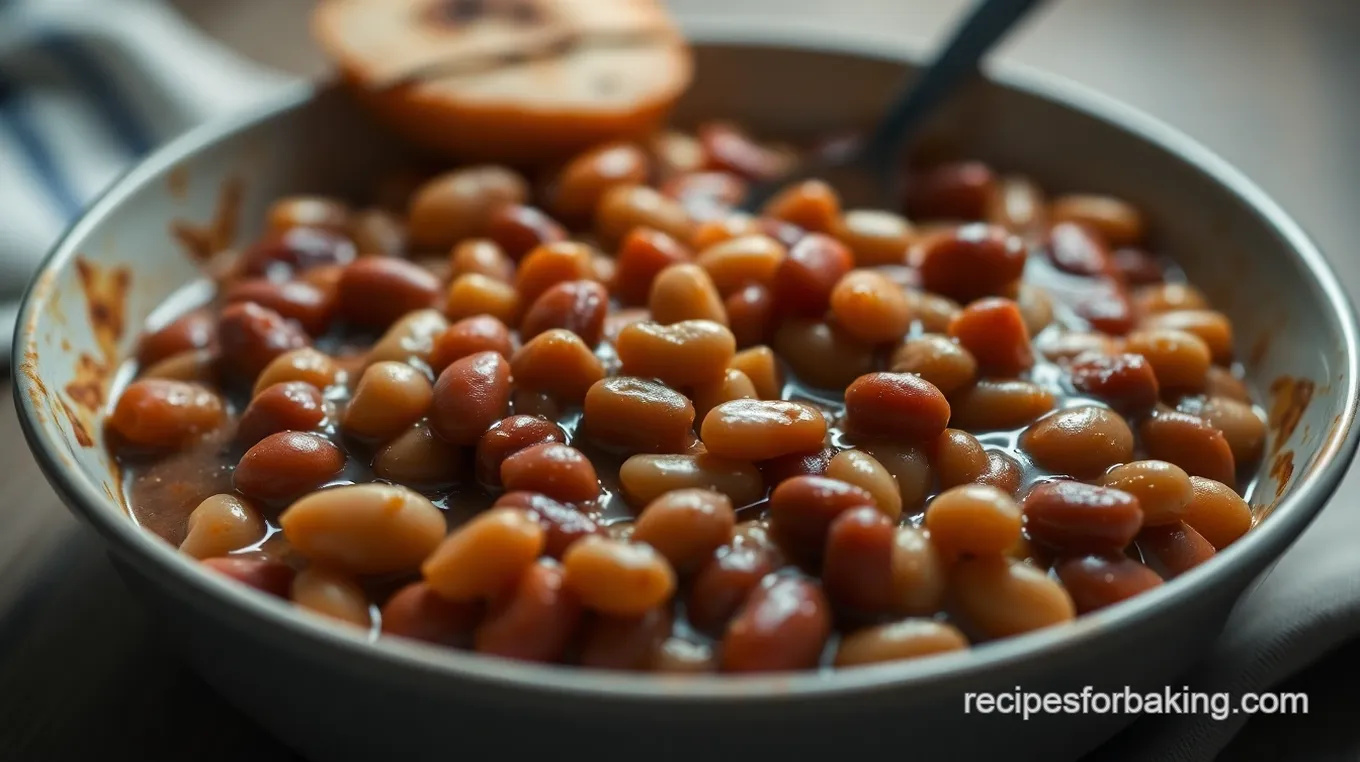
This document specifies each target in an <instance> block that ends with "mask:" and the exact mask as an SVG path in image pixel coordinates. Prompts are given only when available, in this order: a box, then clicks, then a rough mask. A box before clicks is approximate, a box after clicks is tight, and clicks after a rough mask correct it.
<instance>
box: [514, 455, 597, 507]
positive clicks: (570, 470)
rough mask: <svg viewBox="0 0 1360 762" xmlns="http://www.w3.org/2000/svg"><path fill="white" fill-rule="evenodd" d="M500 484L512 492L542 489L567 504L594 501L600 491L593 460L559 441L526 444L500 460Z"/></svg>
mask: <svg viewBox="0 0 1360 762" xmlns="http://www.w3.org/2000/svg"><path fill="white" fill-rule="evenodd" d="M501 483H502V484H504V485H505V489H506V490H507V491H510V492H515V491H526V492H541V493H543V494H545V495H547V496H548V497H551V498H554V499H556V500H561V501H562V502H564V503H579V502H584V501H586V500H593V499H594V498H596V497H597V496H599V494H600V481H599V479H598V478H597V477H596V476H595V467H594V466H593V465H591V463H590V459H589V458H587V457H586V456H585V455H583V454H582V453H581V451H580V450H577V449H576V448H574V447H568V446H566V445H564V444H558V443H556V442H549V443H545V444H539V445H534V446H532V447H526V448H525V449H523V450H520V451H519V452H517V453H515V454H514V455H511V456H510V457H508V458H506V459H505V460H504V461H503V462H502V463H501Z"/></svg>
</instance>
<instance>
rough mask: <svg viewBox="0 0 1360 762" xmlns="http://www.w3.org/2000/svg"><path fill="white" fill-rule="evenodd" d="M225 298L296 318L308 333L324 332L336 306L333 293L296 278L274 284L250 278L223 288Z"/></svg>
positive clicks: (265, 280) (229, 301) (266, 280)
mask: <svg viewBox="0 0 1360 762" xmlns="http://www.w3.org/2000/svg"><path fill="white" fill-rule="evenodd" d="M226 300H227V302H228V303H230V304H234V303H237V302H254V303H256V304H258V305H260V306H261V307H267V308H269V309H271V310H274V311H275V312H277V313H279V314H280V315H282V316H283V317H285V318H288V319H289V320H296V321H297V323H298V325H300V326H302V330H304V331H306V332H307V333H309V334H311V335H312V336H320V335H321V334H323V333H325V332H326V329H328V328H329V327H330V325H331V318H333V317H334V316H335V309H336V302H335V294H334V293H330V292H327V291H323V290H321V289H319V288H317V287H316V286H313V285H312V284H310V283H304V282H303V281H299V280H290V281H286V282H283V283H276V282H274V281H271V280H268V279H265V278H252V279H250V280H243V281H239V282H237V283H236V284H235V285H233V286H232V287H231V288H230V289H228V290H227V296H226Z"/></svg>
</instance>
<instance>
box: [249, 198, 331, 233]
mask: <svg viewBox="0 0 1360 762" xmlns="http://www.w3.org/2000/svg"><path fill="white" fill-rule="evenodd" d="M349 216H350V210H349V207H347V206H346V205H345V203H344V202H343V201H340V200H338V199H333V198H327V197H325V196H285V197H283V198H281V199H279V200H277V201H275V202H274V203H273V204H270V206H269V211H268V212H267V213H266V219H267V220H268V223H269V229H270V230H287V229H288V228H294V227H310V228H327V229H330V230H336V231H344V230H345V229H347V228H348V227H349Z"/></svg>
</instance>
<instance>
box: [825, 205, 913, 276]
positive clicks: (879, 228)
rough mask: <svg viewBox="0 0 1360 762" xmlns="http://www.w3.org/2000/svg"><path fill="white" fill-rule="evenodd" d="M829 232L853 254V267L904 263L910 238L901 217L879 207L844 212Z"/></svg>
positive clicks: (910, 235)
mask: <svg viewBox="0 0 1360 762" xmlns="http://www.w3.org/2000/svg"><path fill="white" fill-rule="evenodd" d="M832 232H833V233H834V235H835V236H836V238H837V239H839V240H840V242H841V243H843V244H845V245H846V246H847V247H849V249H850V251H851V252H852V253H853V254H854V262H855V266H856V267H877V266H879V265H901V264H906V261H907V250H908V249H909V248H910V247H911V242H912V239H913V237H914V234H913V231H912V227H911V223H910V222H907V220H906V218H905V217H903V216H902V215H900V214H893V213H892V212H888V211H883V210H880V209H854V210H851V211H848V212H846V213H845V214H843V215H841V218H840V219H839V220H837V221H836V225H835V227H834V228H833V231H832Z"/></svg>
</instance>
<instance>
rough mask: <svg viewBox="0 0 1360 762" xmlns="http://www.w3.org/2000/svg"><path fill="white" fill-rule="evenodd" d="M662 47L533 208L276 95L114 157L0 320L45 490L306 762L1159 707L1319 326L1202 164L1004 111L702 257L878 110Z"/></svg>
mask: <svg viewBox="0 0 1360 762" xmlns="http://www.w3.org/2000/svg"><path fill="white" fill-rule="evenodd" d="M699 40H700V41H699V42H696V43H695V44H694V66H695V73H694V80H693V83H692V85H691V86H690V89H689V91H688V92H687V93H686V94H685V96H684V97H683V98H682V99H681V101H680V103H679V105H678V106H677V108H676V109H675V112H674V114H673V115H672V119H671V122H670V123H669V125H668V126H667V127H666V128H664V129H663V130H661V131H659V132H654V133H650V134H648V135H647V136H646V137H644V138H639V139H636V140H632V139H630V140H619V141H613V142H609V143H606V144H604V145H600V146H596V147H593V148H590V149H587V150H584V151H581V152H577V153H574V154H572V155H570V156H566V157H563V158H562V159H561V160H560V161H558V162H555V163H553V164H552V165H551V166H536V167H532V168H530V167H523V166H511V165H506V164H501V163H495V162H490V163H488V162H482V163H478V162H475V161H469V162H459V163H449V162H447V161H445V162H443V163H441V162H439V161H431V160H430V159H429V158H428V157H426V156H423V155H420V154H417V153H415V152H414V151H413V150H412V149H410V148H409V147H408V146H406V145H404V144H403V142H402V141H400V140H398V139H395V138H393V137H392V136H391V135H390V134H389V133H387V132H386V131H385V130H384V129H382V128H379V127H376V126H374V125H373V124H372V123H370V121H369V120H368V118H367V117H366V116H365V113H364V112H363V111H362V110H359V109H356V107H355V106H354V104H353V102H352V100H351V99H350V98H349V97H348V96H346V94H345V93H343V92H340V91H337V90H334V89H319V90H312V89H311V88H307V89H305V90H301V91H299V92H297V93H295V94H293V95H291V96H290V97H289V98H288V99H286V100H284V101H283V102H281V103H278V104H276V105H274V106H272V107H270V108H268V109H266V110H264V111H262V112H260V113H258V114H254V115H251V116H250V117H248V118H244V119H241V120H238V121H236V122H234V123H230V124H221V125H213V126H211V127H209V128H205V129H204V130H202V131H199V132H196V133H193V134H191V135H189V136H188V137H186V138H184V139H182V140H179V141H177V142H175V143H174V144H172V145H171V146H169V147H167V148H165V149H163V150H162V151H160V152H158V153H157V154H155V155H154V156H153V157H152V158H150V159H149V160H147V161H146V162H145V163H143V164H142V165H141V166H139V167H138V168H137V169H135V170H134V171H133V172H131V173H130V174H129V175H128V176H126V177H125V178H123V180H121V181H120V182H119V183H118V184H116V185H115V186H114V188H113V189H112V190H110V191H109V192H108V193H107V194H106V195H105V196H104V197H103V199H101V200H100V201H99V202H98V203H96V204H95V205H94V206H93V208H92V209H91V210H90V211H89V212H88V214H87V215H86V216H85V218H84V219H83V220H82V221H80V222H79V223H78V224H77V225H76V226H75V227H74V228H73V229H72V230H71V231H70V232H69V233H68V235H67V236H66V238H65V240H64V241H63V242H62V243H61V244H60V245H59V246H58V247H57V249H56V250H55V251H54V253H53V254H52V255H51V256H50V257H49V258H48V260H47V261H46V264H45V265H44V267H43V269H42V272H41V273H40V274H39V276H38V278H37V280H36V281H35V283H34V285H33V287H32V289H31V291H30V294H29V297H28V299H27V301H26V304H25V307H24V309H23V313H22V319H21V321H20V323H21V329H20V332H19V336H18V341H17V342H16V361H15V363H14V366H15V367H16V368H17V369H18V371H17V379H16V381H17V383H16V396H17V401H18V405H19V408H20V411H21V418H22V419H23V422H24V425H25V432H26V434H27V435H28V437H29V440H30V442H31V444H32V446H33V448H34V451H35V453H36V454H37V456H38V459H39V461H40V463H41V464H42V466H43V468H44V470H45V472H46V473H47V475H48V477H49V479H50V480H51V482H52V483H53V485H54V486H55V487H56V488H57V490H58V491H59V492H60V493H61V494H62V496H63V498H64V499H65V500H66V501H67V503H68V504H69V505H70V506H71V508H72V510H73V511H75V512H76V513H77V514H78V515H80V516H81V517H82V518H84V519H85V520H87V521H88V522H89V523H91V524H92V525H93V526H94V527H95V528H96V529H97V530H98V531H99V532H100V533H101V534H102V535H103V536H104V537H105V538H106V540H107V541H108V543H109V545H110V547H111V549H112V551H113V555H114V557H115V558H116V560H117V563H118V566H119V568H120V571H122V572H123V573H124V574H125V576H126V578H127V580H128V582H129V584H130V586H132V587H133V588H134V590H135V591H136V592H137V593H138V594H139V595H140V596H141V597H142V598H143V599H145V601H146V602H147V604H148V605H149V606H150V607H151V608H152V609H153V610H154V611H155V612H156V613H157V615H158V617H159V619H160V620H161V621H163V622H164V624H165V629H166V633H167V634H166V637H167V640H168V642H170V643H171V644H173V645H174V646H175V647H176V648H177V649H178V650H180V651H182V652H183V653H184V654H185V655H186V656H187V657H188V658H189V659H190V661H191V662H192V663H193V664H194V665H195V667H196V668H197V669H198V670H199V671H200V672H201V673H202V674H203V675H204V677H205V678H206V679H207V680H208V681H209V682H210V683H212V684H213V685H214V686H215V687H216V688H217V689H218V690H220V691H221V692H222V693H224V694H225V695H226V696H227V697H228V698H230V699H231V700H232V701H233V702H235V703H236V704H237V705H239V706H241V707H242V708H243V709H244V710H245V711H247V712H248V713H249V714H250V715H251V716H252V717H254V718H256V719H257V720H258V721H259V722H260V723H261V724H263V725H264V726H265V727H266V728H268V729H269V730H271V731H272V732H273V733H275V734H277V735H278V736H279V737H281V738H282V739H283V740H285V741H286V742H287V743H289V744H290V745H292V746H294V747H295V748H297V749H299V750H301V751H303V752H304V753H306V754H307V755H308V756H309V757H310V758H314V759H319V760H320V759H325V760H350V759H356V760H357V759H373V758H378V757H381V758H389V757H391V758H398V757H399V758H403V759H406V758H409V759H415V760H422V759H442V758H444V757H445V756H446V755H447V754H448V753H450V752H449V746H450V738H453V737H456V738H458V743H464V742H465V741H466V740H468V739H473V738H476V739H482V738H485V739H486V741H487V743H494V744H496V745H497V747H498V748H500V749H502V751H505V752H512V753H522V752H530V751H551V750H560V749H563V748H583V749H590V750H591V751H592V753H604V754H615V755H616V754H618V753H620V751H621V750H629V753H633V754H636V753H638V751H637V750H638V749H641V748H647V749H664V750H666V753H680V752H682V751H683V752H696V753H698V752H703V751H704V750H709V751H711V750H712V749H714V748H717V747H718V746H721V747H722V748H723V749H724V750H727V751H730V752H734V753H735V752H742V753H744V752H746V751H757V750H759V751H762V752H768V751H771V750H773V751H779V752H783V753H788V752H797V753H806V751H805V750H806V749H808V748H814V749H820V748H826V749H828V750H840V751H845V750H847V749H853V750H857V751H860V750H867V749H870V748H878V747H881V746H882V745H884V744H888V743H898V744H906V745H907V746H906V748H911V749H913V750H914V753H926V754H927V755H928V754H929V753H933V752H941V753H942V752H943V751H945V750H948V751H950V752H952V753H955V754H959V755H962V756H964V757H973V756H980V755H986V754H995V753H998V752H1002V751H1004V752H1005V753H1007V754H1010V755H1015V754H1017V753H1018V754H1020V756H1021V757H1024V758H1031V757H1035V758H1037V757H1044V758H1053V757H1054V755H1057V756H1060V757H1061V756H1070V755H1073V754H1076V753H1079V752H1081V751H1083V750H1085V749H1089V748H1091V747H1092V746H1094V745H1095V744H1097V743H1099V742H1100V741H1101V740H1103V739H1105V738H1107V737H1108V736H1110V735H1111V734H1113V733H1114V732H1115V731H1117V730H1118V729H1119V728H1120V727H1122V726H1123V725H1124V724H1126V723H1127V722H1128V721H1129V719H1131V718H1130V717H1127V716H1118V715H1101V716H1083V717H1075V716H1067V717H1065V716H1062V715H1048V716H1043V717H1034V718H1031V719H1029V720H1028V721H1027V722H1019V721H1013V720H1015V718H1014V717H1009V718H1006V717H998V716H995V715H991V716H988V715H979V714H976V713H965V694H977V693H978V692H988V691H991V692H996V693H1003V692H1013V691H1015V690H1017V689H1018V688H1023V689H1024V690H1026V691H1035V692H1041V693H1043V692H1057V693H1062V692H1066V691H1077V692H1080V691H1081V690H1082V688H1083V687H1085V686H1095V687H1097V689H1109V690H1119V689H1122V688H1123V686H1131V687H1133V688H1134V689H1136V690H1154V689H1155V690H1160V689H1161V687H1162V686H1164V685H1166V684H1169V683H1171V681H1173V680H1174V679H1175V678H1176V677H1177V676H1178V675H1179V674H1180V673H1182V672H1183V671H1184V670H1185V669H1186V668H1187V667H1188V666H1189V665H1191V664H1192V663H1193V662H1194V660H1195V659H1196V658H1197V656H1198V655H1199V654H1201V653H1202V652H1203V650H1204V648H1205V647H1206V646H1207V645H1208V644H1209V643H1210V642H1211V641H1212V640H1213V639H1214V638H1215V637H1216V635H1217V634H1218V631H1219V630H1220V629H1221V627H1222V624H1223V621H1224V619H1225V618H1226V616H1227V613H1228V611H1229V610H1230V608H1231V607H1232V605H1233V603H1234V602H1235V600H1236V599H1237V598H1238V596H1239V595H1240V594H1241V593H1242V591H1243V590H1244V589H1246V587H1247V586H1248V585H1249V584H1250V583H1251V582H1252V580H1253V579H1255V578H1256V577H1258V576H1259V575H1260V574H1261V573H1262V572H1263V571H1264V570H1265V569H1266V568H1268V566H1269V565H1270V564H1271V562H1272V561H1273V559H1274V558H1276V557H1277V556H1278V554H1279V553H1280V552H1282V551H1283V549H1284V548H1285V547H1287V545H1288V544H1289V543H1290V542H1291V541H1292V540H1293V539H1294V538H1295V537H1296V536H1297V535H1298V533H1299V532H1301V531H1302V530H1303V528H1304V527H1305V526H1306V525H1307V523H1308V521H1309V520H1310V518H1311V517H1312V516H1313V515H1314V514H1315V513H1316V511H1317V510H1319V509H1320V508H1321V506H1322V505H1323V504H1324V502H1325V500H1326V499H1327V498H1328V497H1329V496H1330V494H1331V492H1332V490H1333V489H1334V487H1335V486H1336V484H1337V482H1338V480H1339V478H1340V475H1341V473H1342V470H1343V469H1344V466H1345V464H1346V462H1347V461H1348V460H1349V457H1350V456H1351V454H1352V453H1353V451H1354V449H1355V445H1356V430H1355V428H1354V426H1353V418H1354V413H1355V409H1354V408H1355V404H1356V403H1355V400H1356V397H1357V394H1356V385H1357V377H1356V347H1355V325H1354V316H1353V314H1352V312H1351V309H1350V307H1349V305H1348V304H1347V302H1346V299H1345V298H1344V296H1343V295H1342V292H1341V290H1340V288H1339V286H1338V285H1337V282H1336V279H1335V277H1334V276H1333V274H1332V272H1331V270H1330V268H1329V267H1328V265H1327V264H1326V262H1325V260H1324V259H1323V258H1322V257H1321V255H1320V254H1319V253H1318V252H1317V251H1316V249H1315V248H1314V247H1313V246H1312V244H1311V243H1310V242H1309V241H1308V240H1307V238H1306V237H1305V236H1304V235H1303V234H1302V233H1301V232H1300V231H1299V230H1298V228H1297V226H1296V225H1295V224H1294V223H1293V222H1291V221H1290V220H1289V218H1288V217H1287V216H1286V215H1285V214H1284V213H1283V212H1282V211H1280V210H1279V209H1278V208H1277V207H1276V206H1275V205H1274V204H1273V203H1272V202H1271V201H1270V200H1269V199H1267V198H1266V197H1265V196H1264V195H1263V194H1262V193H1261V192H1260V191H1258V190H1257V189H1255V187H1254V186H1252V185H1251V184H1250V183H1249V182H1248V181H1247V180H1245V179H1244V178H1242V177H1241V176H1240V175H1239V174H1237V173H1236V172H1235V171H1234V170H1232V169H1231V168H1230V167H1227V166H1226V165H1225V164H1224V163H1223V162H1221V161H1220V160H1218V159H1216V158H1215V157H1213V156H1212V155H1211V154H1209V153H1208V152H1206V151H1205V150H1204V149H1202V148H1200V147H1199V146H1197V145H1195V144H1193V143H1191V142H1190V141H1188V140H1187V139H1185V138H1183V137H1181V136H1179V135H1177V134H1175V133H1173V132H1171V131H1170V130H1168V129H1166V128H1164V127H1162V126H1160V125H1158V124H1156V123H1155V122H1152V121H1150V120H1148V119H1147V118H1146V117H1143V116H1141V115H1139V114H1136V113H1133V112H1130V111H1128V110H1127V109H1125V108H1123V107H1121V106H1118V105H1117V104H1110V103H1106V102H1104V101H1103V100H1102V99H1101V98H1099V97H1098V96H1093V95H1090V94H1085V93H1080V92H1073V91H1071V90H1070V89H1069V88H1067V87H1063V86H1055V85H1052V84H1051V83H1048V82H1046V81H1044V80H1042V79H1036V78H1033V77H1012V78H1006V79H1000V80H996V81H987V82H980V83H979V84H978V85H977V86H976V87H974V88H972V89H970V90H969V91H968V92H967V93H965V94H964V95H963V96H962V97H961V98H960V99H959V101H958V102H957V103H955V104H953V105H952V106H951V107H950V108H949V109H948V110H947V111H946V112H944V113H942V114H941V115H940V118H939V119H938V120H937V122H938V123H937V124H936V125H934V126H933V127H932V129H931V130H930V132H929V136H928V138H927V139H925V140H923V141H922V147H921V150H920V151H918V152H916V153H915V154H914V155H913V159H912V161H911V162H909V164H908V165H907V166H904V168H903V172H904V176H905V178H906V182H905V187H906V188H907V193H906V198H905V199H903V200H902V202H901V203H900V204H894V205H892V206H890V207H884V206H882V205H879V206H857V205H855V204H856V202H855V201H854V200H853V199H852V198H851V196H850V195H849V194H848V193H845V194H843V193H842V192H841V190H840V189H839V188H838V187H837V186H836V185H835V184H833V183H830V182H827V181H823V180H821V179H811V180H800V181H797V182H790V183H789V184H788V185H786V186H785V187H784V189H783V190H782V191H781V192H780V193H779V194H778V195H777V196H776V197H775V198H774V199H773V200H772V201H771V202H770V203H769V204H768V205H766V206H765V207H764V208H762V209H760V210H758V211H755V212H751V213H744V212H740V211H738V208H739V206H740V203H741V200H742V198H743V196H744V194H745V193H746V191H747V189H748V188H749V187H750V185H751V184H752V183H755V182H763V181H768V180H777V179H779V178H781V177H783V176H786V175H787V174H788V173H790V172H791V171H792V170H793V169H794V168H795V167H796V166H797V164H798V162H800V161H805V160H807V159H808V157H809V156H811V155H812V154H813V153H814V152H816V151H821V150H828V148H827V147H828V145H830V144H833V143H834V142H835V136H837V135H843V134H845V132H846V130H848V129H853V128H855V127H857V126H861V125H863V124H866V123H868V122H869V121H870V120H872V117H873V115H874V114H875V112H876V109H877V108H878V106H879V104H880V103H881V102H882V100H883V99H884V98H886V97H887V95H888V94H889V92H890V91H891V89H892V86H893V85H894V84H895V83H896V81H897V78H898V77H900V76H901V75H902V73H903V72H904V71H906V70H908V68H909V65H908V64H907V63H906V62H904V61H903V60H902V57H901V56H900V55H899V54H897V53H895V52H893V51H890V50H882V49H875V48H874V47H873V46H868V45H865V44H864V43H862V42H854V41H846V42H835V41H827V40H826V39H825V38H817V39H816V40H803V39H798V38H797V37H796V36H793V37H784V36H780V37H778V38H777V39H776V38H772V37H771V36H770V35H769V34H765V35H743V34H738V33H737V32H735V31H732V30H714V31H713V32H712V33H710V34H706V35H702V36H700V37H699ZM761 40H764V41H761ZM847 83H853V84H852V85H851V86H847ZM941 728H951V729H957V730H958V731H959V732H952V733H941V732H940V729H941ZM974 731H975V732H974ZM644 743H645V744H647V745H646V746H645V747H644V746H641V744H644ZM1017 750H1023V751H1017Z"/></svg>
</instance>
